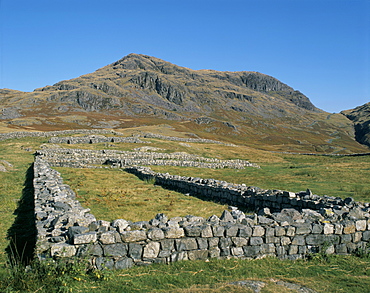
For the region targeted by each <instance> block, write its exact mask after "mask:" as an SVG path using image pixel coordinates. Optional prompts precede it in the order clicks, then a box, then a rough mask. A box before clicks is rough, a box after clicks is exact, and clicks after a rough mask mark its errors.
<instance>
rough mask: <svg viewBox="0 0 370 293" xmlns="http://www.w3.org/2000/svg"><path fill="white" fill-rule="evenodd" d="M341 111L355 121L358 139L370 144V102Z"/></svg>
mask: <svg viewBox="0 0 370 293" xmlns="http://www.w3.org/2000/svg"><path fill="white" fill-rule="evenodd" d="M341 113H342V114H344V115H346V116H347V117H348V119H350V120H352V121H353V122H354V123H355V132H356V133H355V135H356V140H357V141H359V142H360V143H363V144H365V145H368V146H370V103H366V104H364V105H362V106H359V107H356V108H355V109H352V110H346V111H342V112H341Z"/></svg>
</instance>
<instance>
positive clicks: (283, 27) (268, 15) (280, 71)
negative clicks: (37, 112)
mask: <svg viewBox="0 0 370 293" xmlns="http://www.w3.org/2000/svg"><path fill="white" fill-rule="evenodd" d="M129 53H140V54H146V55H150V56H155V57H158V58H161V59H164V60H166V61H169V62H171V63H174V64H177V65H180V66H185V67H188V68H191V69H215V70H223V71H258V72H262V73H265V74H268V75H271V76H274V77H276V78H277V79H279V80H281V81H282V82H284V83H286V84H288V85H290V86H291V87H293V88H294V89H296V90H299V91H301V92H303V93H304V94H305V95H307V96H308V97H309V98H310V99H311V101H312V102H313V103H314V104H315V105H316V106H317V107H319V108H321V109H323V110H326V111H328V112H339V111H341V110H345V109H351V108H354V107H356V106H359V105H362V104H364V103H366V102H370V0H266V1H265V0H255V1H249V0H239V1H238V0H224V1H219V0H212V1H208V0H182V1H176V0H149V1H148V0H132V1H125V0H105V1H102V0H63V1H62V0H34V1H29V0H27V1H26V0H0V88H10V89H16V90H22V91H32V90H34V89H35V88H38V87H43V86H46V85H50V84H54V83H56V82H58V81H61V80H66V79H71V78H74V77H78V76H80V75H83V74H87V73H90V72H93V71H95V70H96V69H98V68H100V67H103V66H105V65H108V64H110V63H113V62H114V61H116V60H118V59H120V58H122V57H123V56H126V55H127V54H129Z"/></svg>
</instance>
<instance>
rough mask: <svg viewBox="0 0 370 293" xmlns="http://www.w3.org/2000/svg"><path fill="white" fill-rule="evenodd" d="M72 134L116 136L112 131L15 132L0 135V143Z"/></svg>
mask: <svg viewBox="0 0 370 293" xmlns="http://www.w3.org/2000/svg"><path fill="white" fill-rule="evenodd" d="M73 134H90V135H92V134H116V135H119V133H118V132H116V131H114V130H105V129H72V130H59V131H45V132H44V131H34V132H29V131H17V132H9V133H0V141H2V140H6V139H12V138H23V137H51V136H58V135H73Z"/></svg>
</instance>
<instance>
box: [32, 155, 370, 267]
mask: <svg viewBox="0 0 370 293" xmlns="http://www.w3.org/2000/svg"><path fill="white" fill-rule="evenodd" d="M129 171H130V172H132V173H135V174H137V175H138V176H140V177H142V178H155V180H156V182H157V183H160V184H163V185H166V186H169V187H171V188H174V187H176V188H178V189H186V188H187V189H188V191H189V192H190V193H193V192H197V193H198V192H200V193H201V194H202V196H207V193H210V194H211V198H212V197H214V195H212V194H213V192H214V191H217V192H219V193H220V195H221V197H222V198H223V197H224V195H225V194H228V195H225V199H228V200H229V199H230V200H231V202H232V203H238V202H243V201H244V203H245V204H244V206H247V203H246V202H245V200H246V199H247V198H248V200H249V199H253V198H254V200H255V201H254V203H255V204H254V205H253V206H252V208H256V207H261V209H260V210H259V211H258V213H256V214H254V215H245V214H244V213H243V212H242V211H240V210H239V209H237V208H232V210H231V212H229V211H225V212H224V213H223V214H222V215H221V216H220V217H218V216H212V217H209V218H208V219H205V218H202V217H195V216H179V217H174V218H171V219H168V218H167V217H166V216H165V215H163V214H157V215H156V216H155V217H154V218H153V219H152V220H150V221H140V222H135V223H132V222H130V221H127V220H124V219H117V220H115V221H113V222H106V221H97V220H96V219H95V217H94V216H92V215H91V214H90V213H89V210H88V209H83V208H82V207H81V205H80V204H79V203H78V202H77V201H76V200H75V199H74V193H73V192H72V190H71V189H70V188H69V187H68V186H67V185H65V184H63V181H62V178H61V177H60V174H59V173H58V172H56V171H55V170H53V169H51V167H50V165H49V163H48V162H47V160H45V158H43V157H42V156H36V158H35V163H34V173H35V174H34V188H35V216H36V227H37V231H38V239H37V245H36V254H37V256H38V257H39V258H40V259H44V258H50V257H52V258H59V257H81V258H82V257H83V258H84V259H88V260H89V261H90V262H91V264H92V265H93V266H95V267H96V268H98V269H103V268H115V269H124V268H129V267H131V266H133V265H142V264H151V263H169V262H174V261H178V260H196V259H201V260H206V259H209V258H231V257H235V258H257V257H263V256H267V255H268V256H276V257H279V258H282V259H297V258H303V257H305V256H306V255H307V254H309V253H315V252H319V251H324V252H325V253H329V254H330V253H336V254H348V253H352V252H355V251H360V250H363V251H365V250H366V249H367V247H368V245H369V241H370V215H369V204H361V203H358V202H355V201H353V199H351V198H347V199H345V200H341V199H339V198H329V197H328V198H325V199H322V198H320V197H318V196H315V195H312V194H311V192H309V191H306V192H300V193H291V192H284V191H269V190H261V189H257V188H253V187H246V186H244V185H240V186H236V185H233V184H229V183H226V182H223V181H217V180H209V179H208V180H207V179H201V178H187V179H186V178H180V177H179V176H178V177H174V176H171V175H169V174H156V173H154V172H152V171H151V170H150V169H147V168H142V169H140V168H131V169H129ZM172 182H174V184H175V186H174V185H173V184H172ZM176 182H178V183H179V184H180V183H181V186H180V185H177V184H178V183H176ZM184 182H185V183H184ZM186 182H187V183H186ZM193 188H196V190H193ZM238 197H240V198H241V200H239V199H238ZM272 198H274V200H271V199H272ZM275 199H276V200H275ZM247 202H248V201H247ZM270 202H271V203H274V202H276V203H280V206H279V207H277V206H274V205H271V208H272V209H274V210H276V211H275V212H271V210H270V209H268V208H266V206H267V205H270ZM295 202H300V203H302V205H301V204H299V205H298V207H297V205H296V204H295ZM310 202H312V204H310ZM292 207H296V208H294V209H293V208H292ZM305 207H309V208H305ZM280 208H282V210H279V209H280Z"/></svg>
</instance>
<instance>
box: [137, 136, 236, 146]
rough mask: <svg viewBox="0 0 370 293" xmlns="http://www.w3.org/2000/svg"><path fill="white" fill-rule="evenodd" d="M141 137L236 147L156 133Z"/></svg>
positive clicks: (212, 141)
mask: <svg viewBox="0 0 370 293" xmlns="http://www.w3.org/2000/svg"><path fill="white" fill-rule="evenodd" d="M138 136H139V137H140V136H142V137H144V138H158V139H163V140H171V141H181V142H195V143H215V144H223V145H226V146H235V145H234V144H232V143H224V142H221V141H217V140H213V139H206V138H188V137H176V136H165V135H160V134H156V133H143V134H141V135H138Z"/></svg>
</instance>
